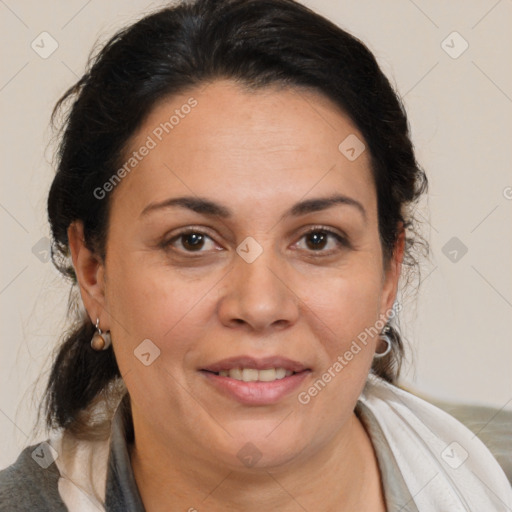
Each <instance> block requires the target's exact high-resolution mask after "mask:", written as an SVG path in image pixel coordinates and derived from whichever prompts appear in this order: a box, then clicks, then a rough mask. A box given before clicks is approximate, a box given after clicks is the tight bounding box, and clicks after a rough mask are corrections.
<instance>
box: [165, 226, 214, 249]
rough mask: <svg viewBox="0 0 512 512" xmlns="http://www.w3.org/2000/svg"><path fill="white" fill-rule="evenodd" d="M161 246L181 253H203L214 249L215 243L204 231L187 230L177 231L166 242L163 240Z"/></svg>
mask: <svg viewBox="0 0 512 512" xmlns="http://www.w3.org/2000/svg"><path fill="white" fill-rule="evenodd" d="M161 247H162V248H163V249H164V250H169V249H172V250H174V251H176V252H181V253H192V252H196V253H205V252H210V251H211V250H215V248H216V244H215V242H214V241H213V239H212V238H211V237H210V236H208V235H207V234H206V233H203V232H201V231H195V230H187V231H182V232H181V233H178V234H177V235H176V236H174V237H173V238H171V239H170V240H168V241H167V242H163V243H162V244H161Z"/></svg>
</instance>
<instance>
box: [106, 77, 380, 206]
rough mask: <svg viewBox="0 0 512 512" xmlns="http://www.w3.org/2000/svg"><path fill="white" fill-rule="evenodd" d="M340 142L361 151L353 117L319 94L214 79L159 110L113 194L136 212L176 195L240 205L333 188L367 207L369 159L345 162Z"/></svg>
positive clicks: (142, 131) (371, 196) (133, 147)
mask: <svg viewBox="0 0 512 512" xmlns="http://www.w3.org/2000/svg"><path fill="white" fill-rule="evenodd" d="M354 137H356V138H354ZM346 140H348V141H356V143H357V141H359V144H360V146H358V147H357V148H356V149H357V151H358V152H359V151H360V150H361V148H362V147H364V146H363V144H364V141H363V137H362V135H361V134H360V133H359V131H358V130H357V128H356V127H355V125H354V123H353V122H352V121H351V119H350V118H349V117H348V116H346V115H345V114H344V113H343V112H342V111H341V110H340V109H339V108H338V107H337V106H336V105H335V104H334V103H333V102H331V101H330V100H329V99H327V98H326V97H324V96H323V95H321V94H320V93H317V92H314V91H311V90H305V89H295V88H293V89H291V88H276V87H269V88H264V89H257V90H248V89H247V88H244V87H242V86H240V85H238V84H236V83H234V82H231V81H217V82H213V83H210V84H208V85H203V86H202V87H197V88H195V89H190V90H189V91H187V92H185V93H183V94H180V95H176V96H173V97H171V98H167V99H165V100H163V101H161V102H160V103H159V104H157V106H156V107H155V108H154V109H153V110H152V111H151V113H150V114H149V116H148V117H147V118H146V119H145V121H144V123H143V124H142V126H141V127H140V128H139V130H138V131H137V133H136V134H135V136H134V137H133V138H132V140H131V141H130V145H129V147H130V149H129V151H128V152H127V155H126V161H128V159H129V158H130V155H132V153H133V152H136V153H138V158H137V161H136V162H132V163H133V164H135V165H134V166H133V169H130V171H129V173H127V176H126V177H125V178H124V179H123V180H122V182H121V183H120V185H118V187H117V189H118V190H116V196H117V197H120V196H122V197H124V198H125V199H130V203H132V204H133V205H134V206H135V209H138V210H139V211H141V210H142V209H143V208H144V206H145V205H146V204H147V203H148V202H150V201H158V200H164V199H166V198H167V197H169V196H172V195H177V194H182V193H186V194H187V195H191V194H192V195H194V194H197V195H202V196H210V197H212V198H216V197H217V198H219V199H221V198H222V199H224V200H225V199H226V196H228V199H229V201H231V204H232V205H235V206H236V203H237V201H238V204H239V206H240V207H243V206H244V205H245V204H247V203H246V201H247V200H249V199H250V200H251V201H252V202H258V200H261V201H286V200H287V199H289V200H290V201H291V202H292V201H293V202H295V201H297V200H298V199H300V198H302V197H304V196H307V194H308V193H309V192H312V193H313V192H315V193H316V194H315V195H318V193H319V192H320V193H321V192H322V191H323V192H328V193H332V192H333V188H334V189H336V190H338V191H340V192H342V193H345V194H352V195H353V196H357V199H358V200H360V201H362V202H366V203H367V204H371V203H372V201H374V200H375V192H374V184H373V179H372V175H371V170H370V158H369V154H368V151H363V152H362V153H361V154H360V155H359V156H358V157H357V158H356V159H349V158H347V156H346V153H344V151H343V150H344V149H345V145H346V144H344V143H343V142H344V141H346ZM340 144H341V149H340ZM144 147H146V148H148V149H146V150H143V148H144ZM142 152H143V153H144V156H142V157H141V155H140V153H142ZM349 156H350V154H349ZM132 158H134V157H132ZM370 209H371V208H370Z"/></svg>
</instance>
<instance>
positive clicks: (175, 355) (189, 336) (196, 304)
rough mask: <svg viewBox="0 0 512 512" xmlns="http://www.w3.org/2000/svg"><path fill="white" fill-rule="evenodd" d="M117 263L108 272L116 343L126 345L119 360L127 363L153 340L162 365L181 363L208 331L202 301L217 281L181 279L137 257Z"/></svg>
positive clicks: (119, 259)
mask: <svg viewBox="0 0 512 512" xmlns="http://www.w3.org/2000/svg"><path fill="white" fill-rule="evenodd" d="M113 257H114V258H115V255H113ZM115 261H116V265H113V266H112V268H111V271H110V272H109V283H108V286H107V308H108V310H109V312H110V314H111V317H112V319H113V320H112V329H111V330H112V336H113V339H114V340H115V339H118V340H122V343H118V346H117V351H116V355H117V353H119V352H120V354H119V358H123V356H125V360H126V361H128V359H127V358H128V357H129V356H130V355H133V351H134V350H135V349H137V347H138V346H139V345H140V343H141V342H142V341H143V340H146V339H150V340H151V341H152V342H153V343H154V344H155V345H156V346H157V347H158V348H159V349H160V351H161V354H160V357H162V360H163V359H166V358H168V359H169V363H170V364H178V362H179V361H180V360H181V359H182V357H180V353H181V352H184V351H185V350H186V347H187V346H189V345H190V344H193V340H197V339H200V338H201V332H202V331H204V329H205V328H206V327H207V326H205V322H206V319H205V318H203V319H202V320H201V321H200V320H199V318H198V317H199V316H201V315H203V316H204V314H205V313H204V304H205V303H206V302H208V301H205V300H204V299H205V296H207V295H208V291H209V290H211V289H212V286H213V284H214V280H213V277H212V279H198V280H190V279H183V278H182V277H180V276H179V275H177V273H176V272H175V271H174V270H171V269H170V268H165V267H162V266H158V267H157V266H155V265H148V264H147V262H145V261H144V257H140V255H137V254H136V253H135V254H133V255H132V256H129V255H128V256H125V257H124V258H119V257H118V258H116V259H115ZM210 280H211V281H212V282H210ZM206 298H207V297H206ZM203 301H204V302H203Z"/></svg>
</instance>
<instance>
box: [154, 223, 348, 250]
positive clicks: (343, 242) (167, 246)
mask: <svg viewBox="0 0 512 512" xmlns="http://www.w3.org/2000/svg"><path fill="white" fill-rule="evenodd" d="M319 232H320V233H324V234H326V235H327V236H328V237H333V238H334V239H335V240H336V241H337V243H338V244H339V245H340V246H341V247H342V248H351V247H352V246H351V244H350V242H349V241H348V239H347V238H346V237H345V236H343V235H341V234H339V233H337V232H336V231H332V230H331V229H329V228H326V227H324V226H313V227H311V228H309V229H308V230H307V231H305V232H304V233H302V235H301V237H300V238H299V241H300V240H302V239H303V238H304V237H307V236H308V235H310V234H312V233H319ZM190 234H198V235H204V236H206V237H208V238H209V239H210V240H213V238H212V237H211V236H210V235H208V233H205V232H204V231H203V230H202V229H201V228H199V227H197V228H195V227H189V228H186V229H184V230H183V231H180V232H179V233H177V234H176V235H174V236H173V237H172V238H171V239H169V240H166V241H164V242H162V243H161V244H160V245H161V248H162V249H164V250H166V251H169V250H171V251H172V250H174V251H177V252H180V253H182V254H187V255H192V257H194V256H193V255H194V254H197V255H198V256H199V255H201V254H202V253H204V252H205V251H201V250H199V251H187V250H181V249H174V248H172V244H173V243H174V242H176V241H177V240H179V239H180V238H182V237H184V236H186V235H190ZM296 243H298V242H296ZM337 250H339V248H337V249H330V250H323V249H319V250H316V251H315V250H312V249H311V250H307V251H308V252H310V253H311V254H312V255H315V256H320V257H321V256H330V255H332V254H333V253H334V252H336V251H337Z"/></svg>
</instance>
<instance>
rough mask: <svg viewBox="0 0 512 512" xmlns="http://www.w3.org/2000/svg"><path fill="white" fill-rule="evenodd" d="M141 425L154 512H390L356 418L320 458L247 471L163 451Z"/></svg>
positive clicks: (138, 468) (139, 473) (145, 482)
mask: <svg viewBox="0 0 512 512" xmlns="http://www.w3.org/2000/svg"><path fill="white" fill-rule="evenodd" d="M134 428H135V443H134V445H133V446H131V447H130V458H131V464H132V468H133V472H134V476H135V480H136V482H137V486H138V488H139V492H140V494H141V497H142V501H143V502H144V507H145V509H146V511H147V512H158V511H164V510H165V511H178V510H179V511H182V510H187V511H188V510H190V511H194V510H197V511H200V510H205V509H207V510H208V511H209V512H220V511H223V512H225V511H239V510H244V512H260V511H261V510H280V511H282V512H295V511H297V510H304V509H305V510H323V511H326V512H328V511H333V512H334V511H339V510H358V511H360V512H364V511H372V512H376V511H378V512H380V511H385V506H384V499H383V492H382V487H381V482H380V474H379V469H378V464H377V460H376V457H375V453H374V451H373V446H372V444H371V441H370V439H369V437H368V435H367V433H366V431H365V429H364V427H363V425H362V424H361V422H360V421H359V419H358V418H357V416H356V415H355V414H353V415H352V416H351V417H350V419H349V420H348V421H347V425H346V428H344V429H343V432H340V433H339V435H336V436H335V437H334V438H333V439H332V440H331V441H330V442H329V443H328V444H326V445H325V446H324V447H323V448H322V450H320V451H318V452H317V453H315V454H314V455H313V456H308V457H301V454H299V455H297V457H296V458H295V459H294V460H293V461H292V462H290V463H288V464H286V466H280V467H272V468H270V467H267V468H256V467H254V468H251V469H246V470H245V471H242V470H238V471H234V470H233V469H232V468H228V467H222V466H220V465H219V464H218V463H217V464H215V462H211V463H205V462H201V463H199V462H198V461H197V458H195V457H194V456H191V455H190V453H187V450H186V448H187V447H186V446H183V445H182V446H181V447H176V448H175V447H173V448H172V450H170V451H169V450H162V448H161V446H160V445H157V444H155V443H154V440H153V439H152V438H151V436H149V437H148V436H144V435H137V434H138V433H139V431H140V429H137V422H136V420H134ZM170 452H172V453H170ZM326 490H327V492H326Z"/></svg>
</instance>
